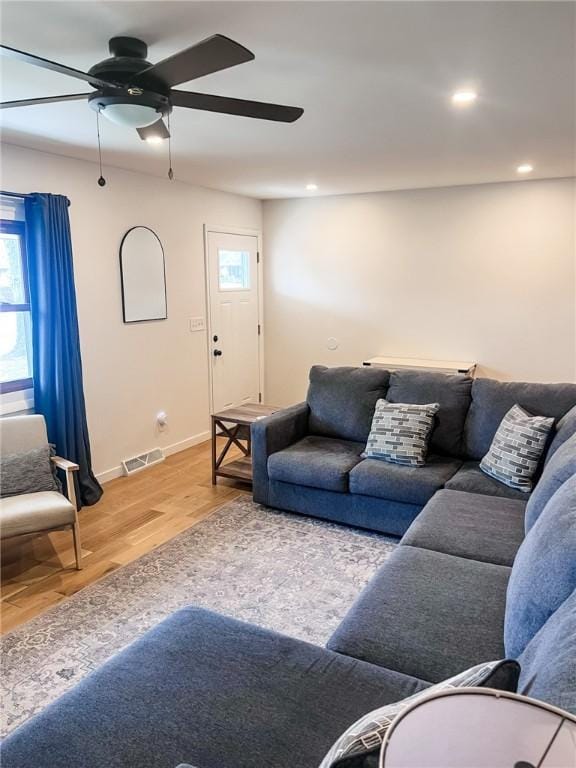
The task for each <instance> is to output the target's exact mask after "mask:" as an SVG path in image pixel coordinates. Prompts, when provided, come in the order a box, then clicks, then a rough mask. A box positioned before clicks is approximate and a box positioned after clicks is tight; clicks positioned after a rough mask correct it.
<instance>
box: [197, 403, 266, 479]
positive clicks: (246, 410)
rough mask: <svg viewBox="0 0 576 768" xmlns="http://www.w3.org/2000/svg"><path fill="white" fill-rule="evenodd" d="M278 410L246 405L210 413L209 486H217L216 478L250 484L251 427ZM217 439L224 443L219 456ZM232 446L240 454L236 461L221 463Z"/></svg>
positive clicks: (258, 405)
mask: <svg viewBox="0 0 576 768" xmlns="http://www.w3.org/2000/svg"><path fill="white" fill-rule="evenodd" d="M278 410H280V409H279V408H276V407H274V406H271V405H263V404H261V403H245V404H244V405H238V406H235V407H233V408H227V409H226V410H224V411H218V413H213V414H212V416H211V424H212V485H216V482H217V478H219V477H226V478H228V479H229V480H240V481H241V482H243V483H249V484H251V483H252V441H251V438H250V425H251V424H254V422H256V421H259V420H260V419H264V418H266V416H271V415H272V414H273V413H276V411H278ZM218 438H223V439H225V440H226V443H225V445H224V446H223V448H222V450H221V451H220V453H218V446H217V439H218ZM232 446H235V447H236V448H238V449H239V450H240V451H241V452H242V454H243V455H242V456H241V457H240V458H239V459H233V460H232V461H228V462H226V463H224V459H225V458H226V456H227V455H228V452H229V450H230V448H232Z"/></svg>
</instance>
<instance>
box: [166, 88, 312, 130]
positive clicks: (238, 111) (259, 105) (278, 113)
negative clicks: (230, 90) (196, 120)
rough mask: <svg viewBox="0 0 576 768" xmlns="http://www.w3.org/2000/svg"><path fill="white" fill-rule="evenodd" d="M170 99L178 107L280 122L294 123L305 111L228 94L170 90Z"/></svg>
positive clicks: (299, 108)
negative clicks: (218, 94)
mask: <svg viewBox="0 0 576 768" xmlns="http://www.w3.org/2000/svg"><path fill="white" fill-rule="evenodd" d="M170 101H171V102H172V104H173V105H174V106H176V107H188V108H189V109H201V110H204V111H206V112H221V113H223V114H225V115H240V116H241V117H254V118H257V119H258V120H275V121H277V122H279V123H293V122H294V121H295V120H298V118H299V117H301V116H302V114H303V113H304V110H303V109H302V108H301V107H283V106H281V105H280V104H266V103H265V102H263V101H246V100H245V99H231V98H229V97H228V96H213V95H211V94H209V93H193V92H191V91H170Z"/></svg>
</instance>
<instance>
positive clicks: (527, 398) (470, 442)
mask: <svg viewBox="0 0 576 768" xmlns="http://www.w3.org/2000/svg"><path fill="white" fill-rule="evenodd" d="M513 405H519V406H521V407H522V408H524V409H525V410H526V411H528V412H529V413H532V414H534V416H552V417H553V418H554V419H561V418H562V416H564V414H565V413H567V412H568V411H569V410H570V409H571V408H573V407H574V406H575V405H576V384H532V383H525V382H518V381H507V382H504V381H495V380H494V379H476V380H475V381H474V383H473V384H472V403H471V405H470V409H469V410H468V415H467V417H466V423H465V424H464V445H463V450H464V454H465V456H466V457H467V458H470V459H475V460H476V461H480V459H482V458H483V457H484V456H485V455H486V454H487V453H488V450H489V448H490V445H491V443H492V440H493V439H494V435H495V434H496V430H497V429H498V427H499V426H500V422H501V421H502V419H503V418H504V416H505V415H506V413H508V411H509V410H510V408H512V406H513Z"/></svg>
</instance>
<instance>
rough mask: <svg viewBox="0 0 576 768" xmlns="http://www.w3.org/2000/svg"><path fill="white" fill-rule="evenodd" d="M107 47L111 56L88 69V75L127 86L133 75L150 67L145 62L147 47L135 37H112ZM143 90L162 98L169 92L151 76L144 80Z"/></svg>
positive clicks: (163, 84) (150, 63) (150, 65)
mask: <svg viewBox="0 0 576 768" xmlns="http://www.w3.org/2000/svg"><path fill="white" fill-rule="evenodd" d="M108 46H109V49H110V53H111V54H112V56H111V57H110V58H108V59H104V60H103V61H99V62H98V64H94V66H93V67H90V69H89V70H88V73H89V74H90V75H94V76H95V77H101V78H102V79H103V80H108V81H110V82H112V83H118V84H119V85H129V84H130V81H131V79H132V77H133V76H134V75H136V74H138V73H140V72H142V71H143V70H145V69H148V68H149V67H152V62H150V61H147V60H146V56H147V55H148V46H147V45H146V43H145V42H143V41H142V40H138V38H136V37H112V38H111V39H110V41H109V43H108ZM145 88H146V90H148V89H151V90H154V91H157V92H158V93H160V94H163V95H164V96H167V95H168V91H169V90H170V89H169V88H168V87H167V86H166V85H165V83H163V82H162V81H161V80H159V79H158V78H155V77H153V76H150V77H148V78H147V79H146V84H145Z"/></svg>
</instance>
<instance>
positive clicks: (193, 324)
mask: <svg viewBox="0 0 576 768" xmlns="http://www.w3.org/2000/svg"><path fill="white" fill-rule="evenodd" d="M188 326H189V329H190V333H195V332H196V331H205V330H206V322H205V320H204V318H203V317H191V318H190V320H189V321H188Z"/></svg>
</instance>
